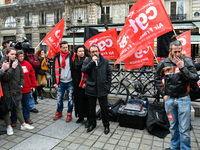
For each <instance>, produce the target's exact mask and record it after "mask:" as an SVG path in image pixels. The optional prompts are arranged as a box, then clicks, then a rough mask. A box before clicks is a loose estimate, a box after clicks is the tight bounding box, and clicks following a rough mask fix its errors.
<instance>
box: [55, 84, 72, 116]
mask: <svg viewBox="0 0 200 150" xmlns="http://www.w3.org/2000/svg"><path fill="white" fill-rule="evenodd" d="M57 90H58V91H57V104H58V108H57V112H61V111H62V110H63V96H64V94H65V90H67V97H68V110H67V112H68V113H72V110H73V95H72V94H73V83H72V81H71V82H68V83H63V82H60V83H59V84H58V89H57Z"/></svg>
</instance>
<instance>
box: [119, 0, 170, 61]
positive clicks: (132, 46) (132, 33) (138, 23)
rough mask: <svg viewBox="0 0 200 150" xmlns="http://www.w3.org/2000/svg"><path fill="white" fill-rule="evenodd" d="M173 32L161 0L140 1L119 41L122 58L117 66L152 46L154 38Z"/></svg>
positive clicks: (134, 6) (133, 8)
mask: <svg viewBox="0 0 200 150" xmlns="http://www.w3.org/2000/svg"><path fill="white" fill-rule="evenodd" d="M171 30H173V26H172V24H171V22H170V19H169V17H168V15H167V13H166V11H165V8H164V6H163V4H162V2H161V0H139V1H137V2H136V3H135V4H134V5H133V6H132V8H131V10H130V12H129V14H128V16H127V19H126V22H125V25H124V27H123V28H122V30H121V32H120V35H119V36H118V39H117V44H116V46H117V48H116V49H117V50H118V51H119V53H120V57H119V58H118V59H117V61H116V62H115V64H117V63H119V62H121V61H123V60H124V59H126V58H127V57H129V56H130V55H132V54H133V53H134V52H136V51H137V50H139V49H142V48H143V47H146V46H148V45H150V41H152V40H154V38H156V37H158V36H160V35H162V34H164V33H166V32H169V31H171Z"/></svg>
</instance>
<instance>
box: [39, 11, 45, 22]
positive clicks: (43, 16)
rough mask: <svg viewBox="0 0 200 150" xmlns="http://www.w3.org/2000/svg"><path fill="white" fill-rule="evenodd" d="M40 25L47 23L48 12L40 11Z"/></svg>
mask: <svg viewBox="0 0 200 150" xmlns="http://www.w3.org/2000/svg"><path fill="white" fill-rule="evenodd" d="M40 25H46V12H45V11H42V12H40Z"/></svg>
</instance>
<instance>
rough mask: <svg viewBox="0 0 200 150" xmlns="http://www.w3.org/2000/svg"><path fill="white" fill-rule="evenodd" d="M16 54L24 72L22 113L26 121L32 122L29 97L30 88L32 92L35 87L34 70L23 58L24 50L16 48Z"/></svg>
mask: <svg viewBox="0 0 200 150" xmlns="http://www.w3.org/2000/svg"><path fill="white" fill-rule="evenodd" d="M16 56H17V59H18V61H19V62H20V63H21V66H22V70H23V73H24V86H23V88H22V108H23V115H24V119H25V121H26V123H28V124H32V123H33V122H32V121H31V120H30V112H29V99H30V98H31V89H33V92H34V91H35V87H36V86H37V81H36V78H35V71H34V69H33V67H32V65H31V64H30V63H29V62H28V61H26V60H24V52H23V51H22V50H18V51H17V54H16Z"/></svg>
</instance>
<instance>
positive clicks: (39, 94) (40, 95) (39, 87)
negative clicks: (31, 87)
mask: <svg viewBox="0 0 200 150" xmlns="http://www.w3.org/2000/svg"><path fill="white" fill-rule="evenodd" d="M41 88H42V87H41V86H38V87H37V90H38V96H39V99H43V97H42V92H41Z"/></svg>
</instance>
